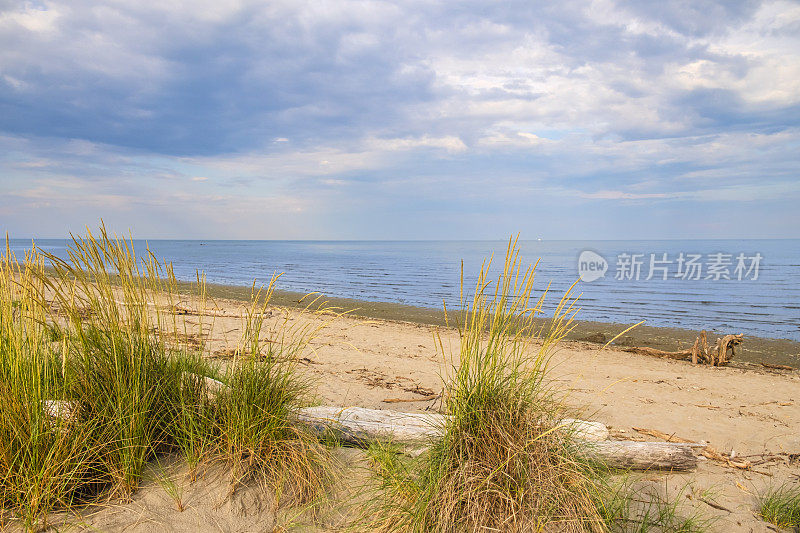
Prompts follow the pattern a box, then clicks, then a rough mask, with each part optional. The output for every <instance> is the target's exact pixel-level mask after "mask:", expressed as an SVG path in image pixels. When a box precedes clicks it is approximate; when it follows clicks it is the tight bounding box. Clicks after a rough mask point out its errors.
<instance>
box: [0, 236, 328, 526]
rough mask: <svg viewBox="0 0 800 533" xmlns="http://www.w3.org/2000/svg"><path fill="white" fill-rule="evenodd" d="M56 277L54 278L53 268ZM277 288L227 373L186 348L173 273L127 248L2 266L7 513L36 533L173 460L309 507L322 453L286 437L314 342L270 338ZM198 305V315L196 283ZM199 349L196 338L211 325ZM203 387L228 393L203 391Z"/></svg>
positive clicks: (87, 244) (290, 330)
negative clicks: (298, 361) (222, 469)
mask: <svg viewBox="0 0 800 533" xmlns="http://www.w3.org/2000/svg"><path fill="white" fill-rule="evenodd" d="M45 259H46V260H47V261H48V262H49V263H50V268H49V269H47V270H45V269H44V267H43V265H44V260H45ZM276 280H277V276H276V277H273V279H272V280H271V281H270V284H269V285H268V287H267V288H266V289H265V290H264V291H255V290H254V299H253V304H252V306H251V308H250V310H249V311H248V312H247V313H246V314H245V319H244V321H245V323H244V324H243V325H244V330H245V334H244V336H243V338H242V340H241V342H240V344H241V348H242V349H241V350H240V351H241V355H240V356H239V357H237V359H236V360H235V361H234V362H233V364H231V365H230V366H229V367H228V368H227V369H225V370H222V369H219V368H215V367H214V366H212V365H211V364H210V363H209V362H208V361H207V360H204V359H203V358H202V356H201V354H200V353H198V352H197V351H196V347H193V346H192V345H191V344H190V343H184V342H183V339H186V338H188V337H189V336H190V334H191V333H193V332H190V331H188V330H187V328H188V326H187V325H186V321H183V320H178V318H177V317H176V315H177V313H176V312H175V310H176V309H178V303H179V301H180V299H181V298H183V297H181V296H179V295H178V294H177V292H176V287H177V282H176V280H175V277H174V275H173V274H172V271H171V268H170V265H169V264H166V263H161V262H159V260H158V259H156V258H155V257H154V256H153V255H152V254H150V253H149V252H148V253H147V254H146V255H145V256H144V257H138V256H137V255H136V252H135V250H134V248H133V244H132V240H131V239H124V238H122V239H120V238H116V237H111V236H109V235H108V234H107V232H106V230H105V228H101V230H100V233H99V235H98V236H96V237H95V236H94V235H92V234H91V233H88V234H87V236H86V237H78V238H74V239H73V242H72V244H71V245H70V247H69V248H68V257H63V258H59V257H55V256H52V255H49V254H44V253H37V252H33V253H31V254H30V255H28V256H27V257H26V258H24V259H23V260H22V261H17V259H16V258H15V257H13V256H12V254H11V253H10V251H9V249H8V246H7V247H6V253H5V254H4V255H3V257H2V262H0V327H1V329H0V402H2V403H1V404H2V405H3V409H2V410H0V508H2V509H3V516H4V517H5V518H8V517H9V516H10V517H11V518H12V519H13V520H17V521H19V522H20V523H21V524H22V525H23V526H24V527H26V528H29V529H35V528H38V527H41V526H42V525H43V524H45V523H46V519H47V515H48V513H50V512H51V511H53V510H54V509H70V508H72V507H74V506H75V505H79V504H82V503H85V502H92V501H99V500H104V499H107V498H110V497H123V498H127V497H130V495H131V494H132V493H133V492H134V491H135V490H136V489H137V487H138V485H139V483H140V482H141V479H142V474H143V471H144V468H145V466H146V464H147V463H148V462H149V461H153V460H154V459H156V458H157V457H158V455H159V454H162V453H172V452H175V451H179V452H180V453H181V454H182V456H183V457H184V458H185V459H186V460H187V462H188V464H189V466H190V472H191V473H192V475H194V474H195V473H196V471H197V468H198V467H199V466H200V465H201V464H202V463H203V462H205V461H219V460H224V461H227V462H229V464H230V465H231V467H232V479H234V481H235V482H234V483H233V484H232V489H231V491H233V490H234V489H235V486H236V485H237V484H238V483H244V482H247V481H248V480H250V479H253V478H254V477H257V478H258V479H259V480H260V481H264V482H266V486H269V487H270V488H272V489H275V490H276V491H278V492H279V493H281V494H283V493H286V492H287V491H289V492H291V493H292V494H293V495H294V496H296V500H297V501H298V502H301V503H306V502H308V501H309V500H311V499H313V498H315V497H316V496H317V495H319V494H320V493H321V492H322V491H323V490H324V487H325V484H326V482H327V481H328V474H327V472H328V468H327V459H328V456H327V452H326V450H325V448H324V447H323V446H322V445H320V444H319V443H318V442H317V441H316V440H314V439H313V438H312V437H311V436H310V435H308V434H306V433H305V432H304V431H303V430H301V429H297V428H295V427H293V426H292V424H291V413H292V411H293V409H295V408H296V407H297V406H298V405H300V404H302V403H303V402H304V395H305V393H306V385H305V383H303V382H302V381H301V380H300V379H299V378H298V377H297V373H296V372H295V366H294V362H293V361H294V358H295V357H296V356H297V355H298V354H299V353H301V352H302V351H303V350H304V349H305V348H306V347H307V345H308V342H309V340H310V338H311V337H312V336H313V335H314V333H315V332H316V329H315V328H318V327H320V326H314V325H308V324H305V325H300V326H297V327H295V326H290V325H288V323H287V321H284V322H283V323H280V322H279V323H278V324H277V325H274V324H272V325H270V326H269V327H268V328H267V327H265V322H264V318H265V317H266V316H267V315H268V313H267V306H268V304H269V296H270V295H271V294H272V291H273V289H274V284H275V282H276ZM196 289H197V291H196V294H195V297H194V298H193V299H191V301H193V302H197V305H199V306H202V305H204V294H205V291H204V284H203V279H202V278H201V277H200V276H198V283H197V285H196ZM195 311H196V312H194V313H193V314H194V315H196V316H198V317H200V318H199V320H200V325H199V326H198V328H199V329H198V330H197V332H198V333H202V331H203V330H202V328H203V323H202V316H203V313H202V309H198V310H195ZM206 377H211V378H214V379H221V380H222V381H223V382H224V384H223V385H222V388H221V390H216V391H209V390H208V387H207V380H206Z"/></svg>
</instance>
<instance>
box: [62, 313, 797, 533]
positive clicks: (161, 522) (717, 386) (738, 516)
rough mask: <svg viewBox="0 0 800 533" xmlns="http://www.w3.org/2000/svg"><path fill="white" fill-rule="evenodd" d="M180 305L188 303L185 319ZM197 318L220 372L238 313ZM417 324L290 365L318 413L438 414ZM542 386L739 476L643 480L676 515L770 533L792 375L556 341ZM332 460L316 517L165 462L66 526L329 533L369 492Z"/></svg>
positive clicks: (436, 373)
mask: <svg viewBox="0 0 800 533" xmlns="http://www.w3.org/2000/svg"><path fill="white" fill-rule="evenodd" d="M191 303H192V302H191V301H188V300H187V302H186V307H187V308H191ZM208 307H209V312H208V314H207V316H205V317H203V318H202V322H203V335H202V338H201V336H191V337H190V339H189V340H190V342H198V341H202V343H203V348H204V353H205V354H206V356H207V357H209V358H211V359H213V360H216V361H219V363H220V364H222V365H224V364H228V363H229V362H230V361H231V359H232V357H234V352H235V349H236V346H237V342H238V341H239V339H240V337H241V333H242V329H241V328H242V324H241V320H240V318H239V317H240V315H241V313H242V310H243V303H242V302H241V301H238V300H233V299H224V298H214V299H213V301H211V302H209V305H208ZM270 314H271V317H270V319H269V320H271V321H274V322H275V323H276V324H277V323H279V322H282V321H283V320H287V321H288V322H289V323H292V322H303V321H307V320H322V319H321V318H318V317H317V318H308V317H306V316H303V315H302V314H301V312H300V311H299V310H297V309H294V308H286V307H273V308H271V310H270ZM180 318H181V319H182V320H185V322H186V325H187V327H188V328H196V327H197V326H198V325H199V324H200V322H201V317H199V316H197V315H194V314H192V313H191V312H190V313H189V314H185V315H182V316H180ZM326 320H327V319H326ZM420 322H421V321H415V322H412V321H401V320H388V319H384V318H369V319H367V318H364V317H358V316H343V317H338V318H336V319H334V320H330V321H328V322H327V324H326V327H325V328H324V329H323V330H321V332H320V333H319V335H318V336H317V337H316V338H315V339H314V341H313V342H312V343H311V346H310V351H309V352H308V353H307V354H305V355H303V357H302V359H301V361H300V365H301V366H300V368H301V371H302V372H303V374H304V375H305V376H306V377H307V378H309V379H310V380H311V382H312V390H313V392H314V397H315V399H316V401H317V403H319V404H324V405H336V406H362V407H369V408H377V409H394V410H402V411H435V410H437V409H438V408H439V407H440V400H439V398H438V394H439V393H440V392H441V390H442V379H441V377H442V376H443V375H446V373H447V372H448V371H449V369H450V368H452V367H451V363H452V361H448V360H445V358H443V357H442V355H441V354H440V353H437V350H436V344H435V342H436V341H435V336H436V335H437V334H438V335H440V337H441V340H442V343H443V346H444V349H445V352H446V353H457V346H458V344H457V343H458V336H457V334H456V332H455V331H454V330H452V329H449V328H446V327H443V326H440V325H431V324H424V323H420ZM550 377H551V379H552V380H553V385H554V387H555V388H556V389H557V390H558V391H559V392H561V393H563V395H564V400H565V401H566V403H567V404H568V405H569V406H570V407H572V408H574V410H575V413H576V416H580V417H581V418H583V419H586V420H594V421H600V422H602V423H604V424H606V425H607V426H608V427H609V429H610V431H611V434H612V437H613V438H617V439H630V440H657V439H655V438H654V437H651V436H649V435H647V434H645V433H643V432H641V431H637V429H635V428H639V429H640V430H658V431H660V432H663V433H666V434H668V435H674V436H676V437H681V438H684V439H690V440H693V441H698V442H701V441H702V442H705V443H708V444H710V445H712V446H713V447H714V448H715V449H716V450H719V451H720V452H723V453H725V454H729V455H732V456H733V457H734V458H737V459H738V460H744V461H747V462H749V464H750V467H749V468H747V469H742V468H737V467H735V466H731V465H728V464H723V463H720V462H716V461H713V460H706V459H705V458H703V457H701V458H700V459H701V462H700V465H699V468H698V469H697V471H696V472H692V473H686V474H665V473H660V472H652V473H650V474H645V475H644V477H643V479H644V482H645V483H650V484H652V485H653V486H654V487H656V488H657V490H659V491H665V492H666V493H668V494H670V495H673V496H674V495H675V494H683V496H682V498H683V499H684V500H685V501H684V504H685V505H684V507H685V509H684V510H685V511H686V512H689V511H691V510H696V511H699V512H701V513H702V514H703V515H704V516H707V517H713V519H714V520H715V522H714V524H713V526H712V530H714V531H717V530H718V531H737V532H738V531H741V532H751V531H774V530H775V528H774V527H773V526H770V525H768V524H767V523H765V522H763V521H762V520H760V519H759V518H758V516H757V514H756V512H755V509H756V507H755V505H756V495H757V494H759V493H761V492H762V491H763V490H764V489H765V488H766V487H769V486H777V485H781V484H783V483H786V482H790V481H796V480H797V479H798V476H800V457H799V456H798V454H800V434H798V432H797V428H798V427H800V396H799V395H798V391H800V373H798V372H797V371H785V370H770V369H766V368H759V367H758V366H757V365H750V366H745V367H721V368H719V367H706V366H699V365H698V366H693V365H691V364H690V363H687V362H681V361H671V360H664V359H659V358H653V357H647V356H642V355H636V354H631V353H628V352H623V351H620V350H618V349H615V348H608V349H601V347H600V345H598V344H596V343H589V342H580V341H571V340H567V341H564V342H563V343H562V344H561V345H560V347H559V348H558V349H557V351H556V352H555V354H554V356H553V358H552V364H551V367H550ZM335 455H336V456H337V457H338V458H339V459H341V465H340V471H341V476H342V477H341V480H340V482H339V483H338V484H337V487H338V489H337V491H336V493H335V494H332V495H331V499H330V501H329V502H328V503H327V504H326V505H325V506H324V508H323V509H317V510H315V511H314V512H307V513H298V512H297V510H292V509H291V508H287V509H282V510H279V511H277V512H276V502H275V501H274V498H272V497H269V496H268V495H267V493H265V492H264V491H263V489H262V488H260V487H243V488H239V489H237V491H236V493H235V494H233V495H230V494H228V492H227V491H228V489H227V487H228V481H229V479H228V477H229V473H228V472H227V471H225V469H222V468H216V467H214V466H210V467H208V468H205V469H204V470H203V471H202V474H201V476H200V478H199V479H198V480H197V481H195V482H194V483H190V482H189V481H188V479H187V477H186V469H185V467H184V466H183V465H181V463H180V461H177V460H176V461H175V462H167V463H166V464H162V467H161V468H160V469H156V468H155V467H152V468H151V470H153V472H151V474H152V478H150V479H149V480H148V476H147V475H146V476H145V482H144V483H143V485H142V486H141V488H140V489H139V490H138V491H137V492H136V493H135V494H134V495H133V498H132V501H130V502H110V503H109V504H108V505H105V506H99V507H92V508H90V509H87V510H86V512H84V513H83V514H82V516H81V517H80V518H77V520H78V522H77V523H78V524H81V527H92V528H98V529H100V530H104V531H147V532H150V531H152V532H155V531H162V530H167V529H169V530H173V531H196V530H204V531H211V530H218V531H271V530H281V529H280V528H287V529H292V528H299V529H300V530H307V531H335V530H338V529H340V528H343V527H345V526H346V525H347V524H348V522H349V521H350V520H351V519H352V518H353V516H354V515H355V513H357V508H358V506H357V505H354V502H356V503H357V502H358V498H359V496H358V494H357V493H358V487H362V486H364V484H365V483H368V479H369V475H368V470H367V462H366V459H365V456H364V454H363V452H362V451H361V450H358V449H353V448H339V449H337V451H336V452H335ZM165 475H166V476H168V477H169V478H170V479H172V480H173V482H174V484H175V485H176V487H178V488H179V490H180V494H181V498H182V501H183V503H184V505H185V507H186V509H185V510H184V511H183V512H178V511H176V510H175V502H174V500H173V499H172V498H171V497H170V495H169V491H167V490H166V489H165V488H164V483H163V482H160V481H159V479H163V478H164V476H165ZM278 507H280V506H278ZM54 518H55V517H54ZM62 518H63V517H62ZM75 519H76V518H75V517H73V518H70V519H69V520H68V521H69V522H73V523H74V520H75Z"/></svg>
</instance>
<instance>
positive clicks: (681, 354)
mask: <svg viewBox="0 0 800 533" xmlns="http://www.w3.org/2000/svg"><path fill="white" fill-rule="evenodd" d="M742 338H743V334H741V333H739V334H738V335H725V336H724V337H721V338H718V339H717V342H716V344H715V345H714V348H709V346H708V338H707V336H706V332H705V330H703V331H701V332H700V335H699V336H698V337H697V339H695V341H694V346H692V349H691V350H679V351H677V352H667V351H664V350H656V349H655V348H647V347H644V346H632V347H627V348H620V349H621V350H622V351H625V352H631V353H638V354H641V355H650V356H653V357H665V358H668V359H678V360H681V361H691V362H692V363H694V364H705V365H711V366H722V365H727V364H728V363H729V362H730V361H731V360H732V359H733V358H734V356H735V355H736V347H737V346H739V345H740V344H741V343H742Z"/></svg>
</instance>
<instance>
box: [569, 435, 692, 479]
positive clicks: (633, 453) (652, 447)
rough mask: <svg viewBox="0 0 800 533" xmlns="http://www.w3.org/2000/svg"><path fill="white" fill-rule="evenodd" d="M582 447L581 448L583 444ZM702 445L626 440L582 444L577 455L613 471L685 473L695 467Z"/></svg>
mask: <svg viewBox="0 0 800 533" xmlns="http://www.w3.org/2000/svg"><path fill="white" fill-rule="evenodd" d="M584 444H585V445H584ZM702 447H703V446H702V445H694V444H685V443H677V442H637V441H630V440H607V441H601V442H589V441H585V442H584V443H581V447H580V449H579V450H578V452H579V453H580V454H581V455H584V456H585V457H588V458H590V459H594V460H597V461H599V462H600V463H602V464H604V465H606V466H608V467H613V468H623V469H626V470H675V471H681V472H685V471H689V470H694V469H695V468H697V456H696V455H695V453H694V450H695V448H702Z"/></svg>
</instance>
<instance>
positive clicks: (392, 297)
mask: <svg viewBox="0 0 800 533" xmlns="http://www.w3.org/2000/svg"><path fill="white" fill-rule="evenodd" d="M10 244H11V248H12V251H14V252H15V253H16V254H17V255H18V256H21V254H23V253H24V251H25V250H27V249H30V247H31V241H30V240H22V239H16V240H11V241H10ZM36 245H37V247H38V248H40V249H43V250H46V251H48V252H50V253H53V254H55V255H57V256H60V257H66V251H67V247H68V246H70V241H67V240H58V239H42V240H37V241H36ZM507 245H508V242H507V241H276V240H268V241H267V240H265V241H243V240H209V241H199V240H150V241H134V246H135V248H136V250H137V252H138V254H139V255H144V253H145V252H146V250H147V249H148V248H149V250H150V251H151V252H153V253H154V254H155V255H156V257H158V258H160V259H162V260H165V261H169V262H171V263H172V266H173V269H174V272H175V275H176V276H177V277H178V279H182V280H186V281H194V280H195V279H196V276H197V272H198V271H199V272H202V273H204V274H205V277H206V281H208V282H210V283H219V284H225V285H241V286H250V285H252V284H253V282H254V281H255V282H256V284H257V285H260V284H265V283H267V282H268V281H269V279H270V277H271V276H272V275H273V273H282V275H281V276H280V278H279V281H278V285H277V288H278V289H283V290H287V291H297V292H320V293H322V294H325V295H327V296H333V297H344V298H353V299H357V300H366V301H380V302H396V303H401V304H406V305H412V306H418V307H427V308H441V307H442V305H443V304H446V305H447V306H448V308H449V309H453V308H455V307H457V306H458V305H459V298H460V296H459V295H460V294H461V292H460V289H461V275H462V266H463V273H464V292H465V294H466V296H467V297H469V296H470V295H471V293H472V291H473V290H474V286H475V282H476V279H477V274H478V272H480V270H481V267H482V265H483V264H484V262H485V261H488V260H489V259H490V258H492V257H493V259H492V266H491V273H492V274H493V275H496V274H497V273H498V271H499V269H500V268H502V263H503V260H504V257H505V252H506V248H507ZM519 249H520V258H521V259H522V261H523V263H524V264H526V265H528V264H534V263H536V262H537V261H538V266H537V267H536V282H535V290H536V296H538V295H540V294H542V293H543V292H544V291H545V290H547V291H548V292H547V295H546V297H545V311H546V313H552V310H553V308H554V306H555V304H557V303H558V300H559V299H560V296H561V295H562V294H563V293H564V292H565V291H566V290H567V289H569V288H570V287H571V286H572V285H573V284H574V283H575V282H576V281H577V285H576V286H575V288H574V289H573V290H574V293H575V294H576V295H578V294H579V295H580V298H579V301H578V307H580V311H579V312H578V314H577V316H576V318H577V319H579V320H580V319H582V320H593V321H601V322H616V323H635V322H639V321H642V320H644V321H645V323H646V324H647V325H651V326H669V327H677V328H686V329H693V330H700V329H707V330H713V331H717V332H723V333H745V334H748V335H756V336H760V337H768V338H785V339H792V340H795V341H800V239H781V240H632V241H623V240H616V241H611V240H609V241H577V240H570V241H551V240H527V241H520V243H519Z"/></svg>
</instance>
